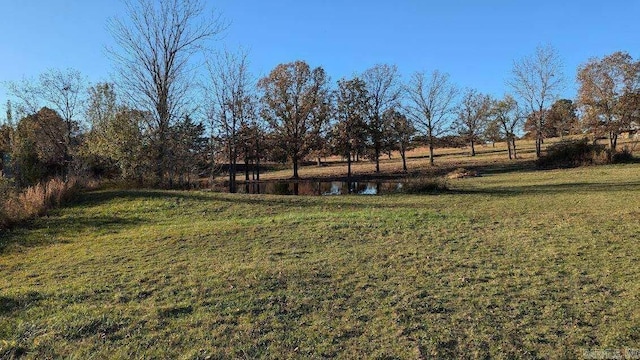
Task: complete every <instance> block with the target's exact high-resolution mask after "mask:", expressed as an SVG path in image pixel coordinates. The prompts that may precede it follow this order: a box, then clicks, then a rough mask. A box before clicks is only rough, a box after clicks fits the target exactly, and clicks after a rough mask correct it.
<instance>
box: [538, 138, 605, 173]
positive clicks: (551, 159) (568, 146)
mask: <svg viewBox="0 0 640 360" xmlns="http://www.w3.org/2000/svg"><path fill="white" fill-rule="evenodd" d="M608 162H609V153H608V152H607V151H606V149H605V146H604V145H600V144H590V143H589V141H588V139H587V138H584V139H582V140H563V141H561V142H559V143H557V144H554V145H551V146H549V147H548V148H547V153H546V155H544V156H542V157H540V158H539V159H538V161H537V165H538V166H539V167H543V168H556V167H558V168H566V167H577V166H585V165H595V164H605V163H608Z"/></svg>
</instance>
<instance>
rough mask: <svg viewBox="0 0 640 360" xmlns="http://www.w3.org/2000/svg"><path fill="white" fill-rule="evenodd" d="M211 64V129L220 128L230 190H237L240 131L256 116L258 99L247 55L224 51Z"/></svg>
mask: <svg viewBox="0 0 640 360" xmlns="http://www.w3.org/2000/svg"><path fill="white" fill-rule="evenodd" d="M208 67H209V75H210V80H211V89H210V91H209V93H210V96H211V100H210V109H209V118H210V120H211V131H214V129H216V128H217V129H219V131H220V132H221V138H222V139H224V140H225V142H226V145H227V146H226V148H227V159H228V161H229V191H230V192H232V193H235V192H236V172H237V171H236V169H237V167H236V165H237V160H238V151H239V150H238V147H239V146H240V143H241V142H244V141H242V140H241V139H240V138H239V131H240V129H241V128H248V127H249V123H250V122H252V121H253V120H254V119H255V117H256V113H255V111H256V98H255V94H254V93H253V91H252V88H253V86H252V79H251V75H250V74H249V69H248V60H247V54H246V53H245V52H240V53H237V54H234V53H231V52H228V51H225V52H222V53H220V54H218V56H217V58H216V59H215V61H211V62H208ZM245 153H246V151H245ZM245 160H246V156H245ZM246 166H247V164H246V163H245V168H246Z"/></svg>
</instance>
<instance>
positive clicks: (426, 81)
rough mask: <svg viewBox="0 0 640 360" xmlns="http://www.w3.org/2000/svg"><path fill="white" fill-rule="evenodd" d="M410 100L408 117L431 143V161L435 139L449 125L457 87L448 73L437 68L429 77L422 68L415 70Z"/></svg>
mask: <svg viewBox="0 0 640 360" xmlns="http://www.w3.org/2000/svg"><path fill="white" fill-rule="evenodd" d="M406 92H407V94H408V97H409V100H410V103H409V105H408V107H407V113H408V115H409V118H410V119H411V120H412V121H413V123H414V125H415V126H416V128H417V129H418V130H420V131H422V132H423V133H424V135H425V137H426V140H427V142H428V144H429V163H430V164H431V166H433V165H434V163H433V150H434V148H435V144H436V140H437V138H438V137H440V136H442V135H443V134H444V133H445V132H446V131H447V130H448V128H449V121H450V119H449V115H450V114H451V113H452V111H453V102H454V100H455V98H456V96H457V95H458V89H457V88H456V87H455V86H453V84H451V82H450V81H449V75H448V74H444V73H441V72H439V71H437V70H436V71H434V72H433V73H431V76H430V77H429V78H426V77H425V74H424V73H423V72H416V73H414V74H413V76H412V77H411V80H410V81H409V84H408V86H407V89H406Z"/></svg>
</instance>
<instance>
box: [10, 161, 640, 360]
mask: <svg viewBox="0 0 640 360" xmlns="http://www.w3.org/2000/svg"><path fill="white" fill-rule="evenodd" d="M450 187H451V188H452V189H453V190H452V191H451V192H448V193H444V194H439V195H400V194H397V195H386V196H339V197H285V196H269V195H261V196H260V195H255V196H254V195H233V194H221V193H208V192H173V191H134V190H130V191H116V190H105V191H97V192H91V193H86V194H84V195H82V196H81V197H80V198H79V199H78V201H77V202H75V203H74V204H73V205H72V206H69V207H67V208H64V209H59V210H55V211H54V212H52V213H51V214H50V215H49V216H48V217H46V218H41V219H38V220H35V221H34V222H33V223H31V224H28V225H27V226H25V227H23V228H20V229H15V230H12V231H11V232H4V233H0V274H1V277H0V358H12V357H25V358H47V357H49V358H57V357H67V358H77V359H89V358H120V359H130V358H143V357H144V358H184V359H205V358H213V359H215V358H247V359H252V358H280V359H281V358H333V357H337V358H379V359H393V358H407V359H414V358H431V357H433V358H571V359H573V358H581V357H582V356H583V351H585V350H586V349H604V348H609V349H619V348H638V347H640V311H638V309H640V264H639V263H638V261H639V260H640V195H639V194H640V164H632V165H616V166H602V167H590V168H580V169H572V170H554V171H539V172H534V171H517V172H505V173H499V172H496V173H492V174H487V175H486V176H483V177H479V178H468V179H459V180H452V181H451V182H450Z"/></svg>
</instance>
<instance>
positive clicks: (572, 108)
mask: <svg viewBox="0 0 640 360" xmlns="http://www.w3.org/2000/svg"><path fill="white" fill-rule="evenodd" d="M576 112H577V108H576V105H575V104H574V103H573V101H571V100H569V99H559V100H557V101H556V102H554V103H553V105H551V108H550V109H549V111H548V112H547V115H546V116H547V121H546V122H545V129H543V132H544V133H545V136H548V137H564V136H567V135H572V134H578V133H580V124H579V121H578V115H577V113H576Z"/></svg>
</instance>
